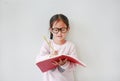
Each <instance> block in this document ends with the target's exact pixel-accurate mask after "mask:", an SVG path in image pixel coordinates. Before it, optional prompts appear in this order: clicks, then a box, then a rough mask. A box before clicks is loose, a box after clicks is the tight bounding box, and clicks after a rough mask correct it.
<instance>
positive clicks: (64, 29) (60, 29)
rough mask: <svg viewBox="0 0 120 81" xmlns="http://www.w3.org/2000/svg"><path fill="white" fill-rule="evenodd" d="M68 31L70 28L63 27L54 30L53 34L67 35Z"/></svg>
mask: <svg viewBox="0 0 120 81" xmlns="http://www.w3.org/2000/svg"><path fill="white" fill-rule="evenodd" d="M67 30H68V28H66V27H63V28H52V32H53V33H55V34H57V33H58V32H59V31H60V32H61V33H66V32H67Z"/></svg>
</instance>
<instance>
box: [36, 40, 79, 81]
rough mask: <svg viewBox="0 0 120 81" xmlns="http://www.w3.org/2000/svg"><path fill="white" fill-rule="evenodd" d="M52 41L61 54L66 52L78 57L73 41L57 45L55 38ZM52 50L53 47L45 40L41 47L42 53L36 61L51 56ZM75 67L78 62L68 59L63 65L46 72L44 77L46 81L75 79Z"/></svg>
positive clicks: (70, 80) (72, 80) (71, 80)
mask: <svg viewBox="0 0 120 81" xmlns="http://www.w3.org/2000/svg"><path fill="white" fill-rule="evenodd" d="M50 43H51V45H52V46H53V47H54V49H55V50H57V51H58V54H59V55H61V54H65V55H71V56H73V57H77V55H76V49H75V46H74V44H73V43H71V42H69V41H66V43H65V44H63V45H57V44H55V43H54V42H53V40H50ZM51 51H52V49H50V47H49V46H48V44H47V43H46V42H43V44H42V46H41V49H40V54H39V55H38V56H37V58H36V63H37V62H39V61H40V59H43V58H49V54H50V52H51ZM75 67H76V64H74V63H71V62H69V61H68V62H67V63H66V64H64V65H63V66H60V67H57V68H55V69H52V70H49V71H47V72H44V73H43V75H44V77H43V79H44V81H74V69H75Z"/></svg>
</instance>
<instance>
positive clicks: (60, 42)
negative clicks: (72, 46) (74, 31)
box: [53, 40, 66, 45]
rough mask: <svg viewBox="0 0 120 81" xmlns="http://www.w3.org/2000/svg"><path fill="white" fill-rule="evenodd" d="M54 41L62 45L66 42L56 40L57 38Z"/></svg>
mask: <svg viewBox="0 0 120 81" xmlns="http://www.w3.org/2000/svg"><path fill="white" fill-rule="evenodd" d="M53 41H54V43H56V44H58V45H63V44H65V43H66V40H61V41H58V40H53Z"/></svg>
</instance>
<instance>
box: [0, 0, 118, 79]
mask: <svg viewBox="0 0 120 81" xmlns="http://www.w3.org/2000/svg"><path fill="white" fill-rule="evenodd" d="M56 13H63V14H65V15H66V16H67V17H68V18H69V20H70V27H71V30H70V32H69V35H68V39H69V40H71V41H73V42H74V43H75V44H76V47H77V52H78V56H79V59H81V60H82V61H83V62H85V63H86V64H87V67H86V68H83V67H78V68H77V69H76V73H75V77H76V81H120V78H119V76H120V42H119V41H120V1H119V0H0V81H42V77H43V76H42V73H41V71H40V70H39V69H38V67H36V65H35V57H36V56H37V55H38V53H39V49H40V45H41V42H42V41H43V38H42V36H43V35H46V36H47V37H49V31H48V28H49V19H50V18H51V16H53V15H54V14H56Z"/></svg>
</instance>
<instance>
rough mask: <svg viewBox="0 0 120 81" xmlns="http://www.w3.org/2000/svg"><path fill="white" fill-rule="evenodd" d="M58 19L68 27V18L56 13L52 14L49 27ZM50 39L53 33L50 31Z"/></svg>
mask: <svg viewBox="0 0 120 81" xmlns="http://www.w3.org/2000/svg"><path fill="white" fill-rule="evenodd" d="M59 20H62V21H63V22H64V23H65V24H66V26H67V28H68V27H69V20H68V18H67V17H66V16H65V15H63V14H56V15H53V16H52V17H51V19H50V28H52V26H53V24H54V22H55V21H59ZM50 39H53V34H52V33H51V32H50Z"/></svg>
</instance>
